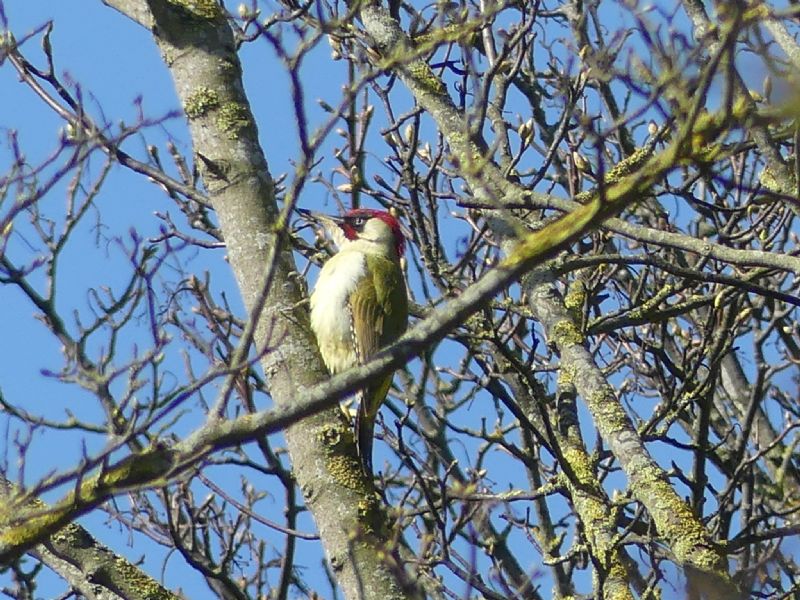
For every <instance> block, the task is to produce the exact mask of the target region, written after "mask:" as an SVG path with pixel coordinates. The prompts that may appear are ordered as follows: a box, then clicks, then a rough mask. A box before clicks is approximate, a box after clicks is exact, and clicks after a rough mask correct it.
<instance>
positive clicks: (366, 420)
mask: <svg viewBox="0 0 800 600" xmlns="http://www.w3.org/2000/svg"><path fill="white" fill-rule="evenodd" d="M391 385H392V378H391V377H387V378H385V379H384V380H383V381H381V382H380V384H379V385H376V386H374V387H369V388H367V389H366V390H365V391H364V392H363V393H361V394H359V395H360V396H361V402H360V403H359V406H358V412H357V413H356V427H355V429H356V448H357V449H358V455H359V456H360V457H361V465H362V466H363V467H364V473H365V474H366V475H367V477H372V473H373V471H372V440H373V439H374V436H375V418H376V417H377V416H378V410H380V407H381V404H383V401H384V400H385V399H386V394H388V393H389V388H390V387H391Z"/></svg>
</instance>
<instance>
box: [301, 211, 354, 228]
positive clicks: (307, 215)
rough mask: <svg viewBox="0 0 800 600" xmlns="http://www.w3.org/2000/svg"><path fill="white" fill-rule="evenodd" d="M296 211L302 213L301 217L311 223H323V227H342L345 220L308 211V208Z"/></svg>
mask: <svg viewBox="0 0 800 600" xmlns="http://www.w3.org/2000/svg"><path fill="white" fill-rule="evenodd" d="M295 210H297V212H298V213H300V215H301V216H302V217H303V218H304V219H308V220H309V221H316V222H317V223H321V224H323V225H327V224H328V223H333V224H335V225H341V224H342V223H344V219H343V218H342V217H339V216H334V215H328V214H325V213H320V212H316V211H313V210H308V209H306V208H297V209H295Z"/></svg>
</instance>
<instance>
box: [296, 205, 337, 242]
mask: <svg viewBox="0 0 800 600" xmlns="http://www.w3.org/2000/svg"><path fill="white" fill-rule="evenodd" d="M295 210H297V212H298V213H300V215H301V216H302V217H303V218H304V219H307V220H309V221H311V222H312V223H316V224H317V225H318V226H322V228H323V229H324V230H325V232H326V233H327V234H328V237H329V238H330V239H331V240H333V243H334V244H336V245H337V246H339V247H340V248H341V246H342V244H343V243H344V242H345V241H346V240H347V238H346V237H345V235H344V231H343V230H342V225H343V224H344V219H343V218H342V217H339V216H332V215H326V214H325V213H319V212H314V211H311V210H307V209H305V208H298V209H295Z"/></svg>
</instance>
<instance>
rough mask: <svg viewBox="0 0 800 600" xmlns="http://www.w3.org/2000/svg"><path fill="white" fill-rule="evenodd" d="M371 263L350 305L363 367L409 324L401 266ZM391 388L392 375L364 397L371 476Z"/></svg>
mask: <svg viewBox="0 0 800 600" xmlns="http://www.w3.org/2000/svg"><path fill="white" fill-rule="evenodd" d="M367 261H368V262H367V275H366V276H365V277H364V278H363V279H362V280H361V281H360V282H359V283H358V285H357V286H356V289H355V290H354V292H353V295H352V296H351V304H350V308H351V310H352V312H353V336H354V338H355V339H354V341H355V344H356V348H357V353H358V360H359V362H361V363H365V362H367V361H368V360H369V359H370V357H372V356H373V355H374V354H375V353H376V352H377V351H378V350H380V349H381V348H382V347H384V346H387V345H389V344H391V343H392V342H393V341H395V340H396V339H397V338H399V337H400V336H401V335H402V333H403V332H404V331H405V330H406V327H407V324H408V295H407V293H406V286H405V281H404V278H403V272H402V270H401V269H400V266H399V265H398V264H396V263H395V262H393V261H391V260H389V259H385V258H382V257H372V256H370V257H368V258H367ZM391 384H392V374H391V373H390V374H388V375H386V376H384V377H380V378H378V379H377V380H375V381H371V382H369V384H368V385H367V386H366V387H365V389H364V390H363V391H362V393H361V403H360V405H359V409H358V415H357V417H356V442H357V444H358V452H359V455H360V456H361V460H362V463H363V465H364V469H365V471H366V472H367V474H371V473H372V437H373V433H374V429H375V416H376V415H377V414H378V410H379V409H380V406H381V404H383V401H384V399H385V398H386V394H387V393H388V392H389V387H390V386H391Z"/></svg>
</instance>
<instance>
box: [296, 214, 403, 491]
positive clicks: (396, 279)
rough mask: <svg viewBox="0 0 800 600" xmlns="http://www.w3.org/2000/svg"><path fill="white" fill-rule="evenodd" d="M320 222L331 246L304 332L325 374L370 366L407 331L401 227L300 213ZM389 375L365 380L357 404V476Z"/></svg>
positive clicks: (358, 217) (367, 468)
mask: <svg viewBox="0 0 800 600" xmlns="http://www.w3.org/2000/svg"><path fill="white" fill-rule="evenodd" d="M300 212H301V214H303V215H305V216H306V217H307V218H310V219H311V220H314V221H317V222H318V223H320V224H321V225H322V226H323V227H324V228H325V230H326V231H327V232H328V235H329V236H330V237H331V238H332V241H333V242H334V243H335V245H336V246H337V247H338V251H337V252H336V254H334V255H333V256H331V257H330V258H329V259H328V260H327V261H326V262H325V264H324V265H323V266H322V269H321V270H320V272H319V276H318V277H317V281H316V284H315V286H314V290H313V292H312V293H311V298H310V305H311V329H312V330H313V332H314V335H315V336H316V338H317V345H318V346H319V350H320V353H321V354H322V359H323V361H324V362H325V366H327V368H328V371H330V373H331V374H332V375H335V374H336V373H341V372H342V371H345V370H347V369H349V368H351V367H354V366H356V365H361V364H364V363H366V362H367V361H369V359H370V358H371V357H372V356H373V355H375V354H376V353H377V352H378V351H379V350H380V349H382V348H383V347H385V346H388V345H389V344H391V343H392V342H394V341H395V340H397V339H398V338H399V337H400V336H401V335H402V334H403V332H405V330H406V327H407V326H408V292H407V289H406V281H405V275H404V273H403V268H402V265H401V258H402V257H403V254H404V252H405V246H406V240H405V237H404V236H403V233H402V231H401V228H400V222H399V221H398V220H397V218H395V217H394V216H393V215H392V214H391V213H389V212H386V211H383V210H374V209H369V208H358V209H353V210H350V211H348V212H346V213H345V214H344V215H341V216H330V215H323V214H320V213H314V212H311V211H306V210H301V211H300ZM393 375H394V373H388V374H386V375H383V376H380V377H378V378H376V379H374V380H371V381H368V382H367V383H366V384H365V385H364V387H363V388H362V389H361V390H359V391H358V392H357V394H356V396H357V399H358V400H359V406H358V412H357V414H356V422H355V440H356V448H357V450H358V454H359V458H360V459H361V465H362V468H363V470H364V473H365V474H366V475H367V476H368V477H371V476H372V473H373V470H372V441H373V436H374V431H375V419H376V417H377V415H378V410H379V409H380V407H381V405H382V404H383V402H384V400H385V399H386V395H387V394H388V392H389V388H390V387H391V385H392V378H393Z"/></svg>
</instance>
